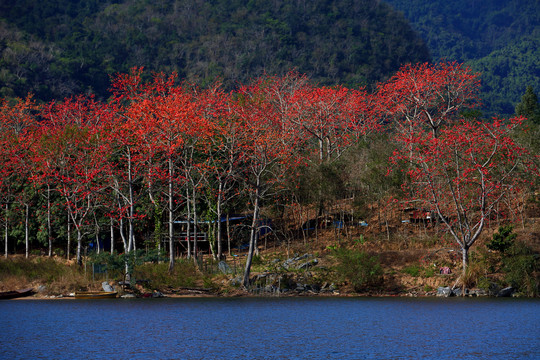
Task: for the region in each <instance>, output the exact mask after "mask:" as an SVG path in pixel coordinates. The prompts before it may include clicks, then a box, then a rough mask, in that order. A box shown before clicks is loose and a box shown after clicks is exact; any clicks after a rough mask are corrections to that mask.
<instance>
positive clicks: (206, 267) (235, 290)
mask: <svg viewBox="0 0 540 360" xmlns="http://www.w3.org/2000/svg"><path fill="white" fill-rule="evenodd" d="M537 227H538V226H537V225H535V226H533V227H531V228H530V229H528V230H519V229H517V230H515V232H514V231H513V230H511V234H513V235H511V236H510V240H508V234H507V236H506V238H505V237H503V238H502V240H501V236H500V232H501V230H500V229H499V230H493V231H492V232H491V233H487V234H486V236H485V237H484V238H483V239H482V241H480V242H479V243H478V244H477V245H476V246H475V248H474V249H473V251H472V253H471V260H470V266H469V271H468V272H467V274H466V276H464V277H463V276H460V275H461V268H460V262H461V259H460V254H459V253H458V249H457V248H456V247H454V246H452V245H451V244H450V243H447V242H444V241H442V240H441V237H440V236H439V237H436V236H435V235H433V234H427V233H423V234H422V233H419V232H414V231H413V232H411V233H410V234H408V236H407V237H406V238H404V236H403V234H401V235H400V234H394V235H393V236H391V237H386V236H383V235H384V234H361V235H358V236H356V235H353V236H341V235H340V234H337V236H336V232H334V231H327V232H323V233H321V234H319V236H318V237H317V238H316V239H310V241H307V242H304V243H302V242H297V243H295V244H293V245H290V244H287V245H285V244H277V243H276V244H272V243H269V244H268V246H267V248H266V249H263V248H262V249H260V254H259V255H258V256H256V257H255V258H254V262H253V270H252V287H251V289H250V292H246V291H245V290H244V289H242V287H241V285H240V284H241V277H242V272H243V267H244V259H245V254H242V253H240V254H235V256H229V257H228V258H227V259H226V263H227V265H226V266H225V265H222V266H221V268H220V266H219V263H218V262H217V261H215V260H213V259H211V257H210V256H205V257H204V258H203V259H199V261H198V262H197V263H194V262H193V261H192V260H189V259H177V261H176V264H175V267H174V271H173V272H172V273H169V272H168V263H167V262H164V261H160V259H159V258H156V257H148V256H143V255H140V257H139V258H138V259H137V260H136V261H134V262H133V263H132V265H131V274H132V279H131V284H132V286H131V288H130V289H126V290H123V289H122V287H121V286H119V284H120V282H121V281H123V280H124V277H123V265H122V264H123V263H122V262H120V265H119V263H118V259H119V258H118V257H115V256H108V255H107V256H103V255H101V257H99V256H98V257H89V258H86V259H85V263H84V265H83V266H78V265H76V264H74V262H73V261H66V260H65V259H63V258H60V257H53V258H48V257H42V256H32V257H31V258H29V259H25V258H24V257H22V256H10V257H9V258H8V259H4V258H2V259H1V260H0V290H1V291H6V290H13V289H20V288H25V287H33V288H34V289H36V290H39V291H38V294H37V295H36V296H37V297H47V296H58V295H63V296H65V295H68V294H70V293H73V292H75V291H78V290H100V289H101V283H102V282H103V281H108V282H109V283H110V284H112V285H113V286H115V287H116V288H117V289H119V290H120V291H121V292H123V291H125V292H131V293H134V294H135V295H137V296H141V295H143V294H148V293H152V292H154V291H159V292H161V293H163V294H165V295H169V296H173V295H200V294H206V295H217V296H238V295H250V294H263V295H272V294H281V295H355V294H360V295H362V294H363V295H398V296H424V295H427V296H434V295H436V291H437V288H439V287H465V288H468V289H481V290H483V291H484V292H485V293H486V294H490V293H491V294H495V291H496V290H497V289H501V288H504V287H508V286H512V287H514V288H515V289H516V294H519V295H521V296H538V295H539V284H540V276H539V273H540V272H539V263H540V261H539V252H538V249H535V243H536V240H535V239H536V237H538V231H537V230H538V229H537ZM505 239H506V240H505ZM505 241H506V242H505ZM501 244H502V245H501ZM107 259H108V260H107ZM114 261H116V263H113V262H114ZM92 262H98V263H101V264H107V265H108V266H106V267H101V269H96V268H93V267H92ZM444 268H447V269H448V270H449V271H450V274H441V269H444ZM105 270H106V271H105Z"/></svg>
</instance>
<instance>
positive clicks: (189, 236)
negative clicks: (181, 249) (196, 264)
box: [186, 188, 191, 259]
mask: <svg viewBox="0 0 540 360" xmlns="http://www.w3.org/2000/svg"><path fill="white" fill-rule="evenodd" d="M186 206H187V224H186V230H187V235H186V240H187V258H188V259H190V258H191V196H189V189H187V188H186Z"/></svg>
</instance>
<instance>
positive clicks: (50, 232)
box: [47, 184, 52, 257]
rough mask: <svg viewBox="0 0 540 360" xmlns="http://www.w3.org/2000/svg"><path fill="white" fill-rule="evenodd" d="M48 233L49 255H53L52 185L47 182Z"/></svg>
mask: <svg viewBox="0 0 540 360" xmlns="http://www.w3.org/2000/svg"><path fill="white" fill-rule="evenodd" d="M47 235H48V238H49V257H51V256H52V226H51V186H50V185H49V184H47Z"/></svg>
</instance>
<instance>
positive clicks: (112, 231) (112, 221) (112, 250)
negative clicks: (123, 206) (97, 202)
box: [110, 217, 114, 255]
mask: <svg viewBox="0 0 540 360" xmlns="http://www.w3.org/2000/svg"><path fill="white" fill-rule="evenodd" d="M110 226H111V255H112V254H114V220H113V218H112V217H111V225H110Z"/></svg>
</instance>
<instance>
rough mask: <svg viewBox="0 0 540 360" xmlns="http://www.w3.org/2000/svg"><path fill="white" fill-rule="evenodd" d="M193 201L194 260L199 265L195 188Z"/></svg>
mask: <svg viewBox="0 0 540 360" xmlns="http://www.w3.org/2000/svg"><path fill="white" fill-rule="evenodd" d="M192 197H193V198H192V199H191V201H193V259H194V261H195V263H197V235H198V234H197V230H198V229H197V202H196V201H195V199H196V196H195V186H194V187H193V189H192Z"/></svg>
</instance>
